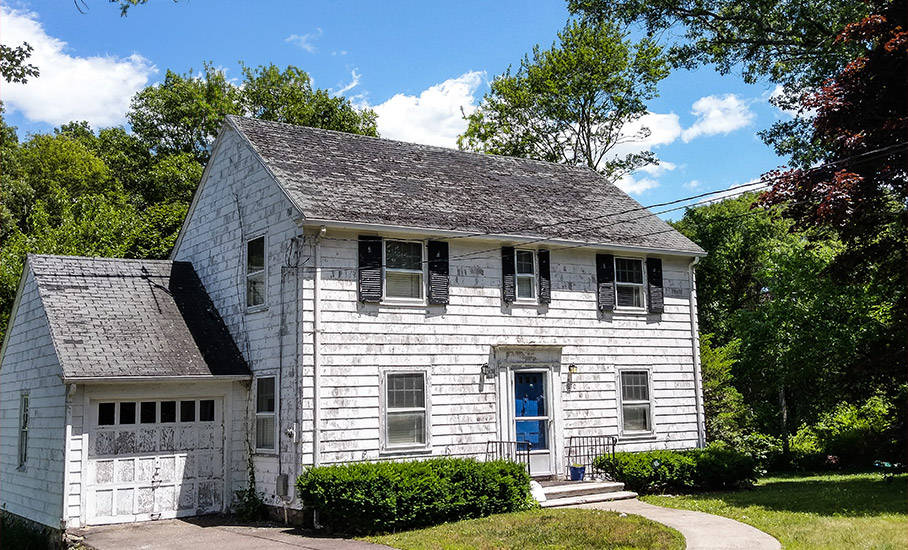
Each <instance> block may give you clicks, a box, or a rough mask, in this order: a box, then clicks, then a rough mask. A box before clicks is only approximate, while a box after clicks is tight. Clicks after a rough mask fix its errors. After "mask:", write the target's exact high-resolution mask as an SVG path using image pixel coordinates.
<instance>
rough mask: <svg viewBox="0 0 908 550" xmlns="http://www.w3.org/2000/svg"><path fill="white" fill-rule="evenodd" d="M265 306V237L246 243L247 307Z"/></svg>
mask: <svg viewBox="0 0 908 550" xmlns="http://www.w3.org/2000/svg"><path fill="white" fill-rule="evenodd" d="M262 305H265V237H264V235H263V236H261V237H256V238H254V239H252V240H250V241H247V242H246V307H247V308H252V307H256V306H262Z"/></svg>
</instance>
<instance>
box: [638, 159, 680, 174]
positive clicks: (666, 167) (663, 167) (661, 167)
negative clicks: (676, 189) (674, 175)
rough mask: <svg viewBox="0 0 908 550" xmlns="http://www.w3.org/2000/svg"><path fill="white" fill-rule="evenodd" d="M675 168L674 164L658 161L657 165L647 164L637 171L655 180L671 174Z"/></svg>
mask: <svg viewBox="0 0 908 550" xmlns="http://www.w3.org/2000/svg"><path fill="white" fill-rule="evenodd" d="M675 168H677V166H675V163H674V162H666V161H664V160H660V161H659V164H647V165H646V166H644V167H642V168H640V169H639V171H640V172H645V173H647V174H649V175H650V176H652V177H654V178H657V177H659V176H661V175H663V174H665V173H668V172H671V171H672V170H674V169H675Z"/></svg>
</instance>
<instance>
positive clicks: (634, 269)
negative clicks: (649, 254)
mask: <svg viewBox="0 0 908 550" xmlns="http://www.w3.org/2000/svg"><path fill="white" fill-rule="evenodd" d="M615 295H616V298H617V305H618V307H629V308H642V307H643V260H638V259H633V258H615Z"/></svg>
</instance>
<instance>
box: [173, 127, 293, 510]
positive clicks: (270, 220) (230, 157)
mask: <svg viewBox="0 0 908 550" xmlns="http://www.w3.org/2000/svg"><path fill="white" fill-rule="evenodd" d="M211 163H212V164H211V166H209V167H208V173H207V178H206V180H205V181H203V183H202V185H201V187H200V192H199V196H198V198H197V199H196V201H195V205H194V209H193V211H192V213H191V214H192V215H191V217H190V218H189V220H188V224H187V225H186V226H185V227H184V228H183V234H182V236H181V239H180V242H179V243H178V248H177V249H176V250H175V251H174V254H173V259H175V260H185V261H190V262H192V264H193V266H194V267H195V270H196V272H197V273H198V275H199V278H200V279H201V280H202V284H204V286H205V289H206V290H207V291H208V294H209V296H210V297H211V300H212V301H213V302H214V304H215V306H216V307H217V308H218V311H219V312H220V314H221V317H222V318H223V319H224V322H225V323H226V325H227V327H228V328H229V330H230V333H231V335H232V336H233V338H234V339H235V341H236V343H237V346H238V347H239V349H240V351H241V352H242V353H243V356H244V357H245V358H246V361H247V363H248V364H249V368H250V369H251V370H252V372H253V373H254V374H255V375H256V376H272V375H273V376H276V377H277V379H278V380H280V386H281V392H280V394H279V396H278V406H279V407H280V414H279V419H280V420H281V421H282V425H281V429H280V430H279V432H280V433H283V431H284V430H285V429H287V428H288V427H290V426H292V423H293V422H294V421H295V418H296V410H295V407H296V402H295V399H293V398H292V397H291V396H292V395H293V388H294V385H296V384H299V382H297V381H296V378H295V373H296V370H297V367H296V365H297V364H298V361H297V341H298V339H299V338H298V334H297V328H296V319H295V315H296V314H297V312H298V309H297V308H296V307H295V304H296V299H297V296H298V295H299V293H298V292H297V288H298V287H299V279H298V277H297V270H296V269H289V268H286V267H284V268H283V269H282V267H283V266H286V264H287V251H288V246H291V241H292V239H294V238H295V237H296V236H297V235H298V234H299V233H300V229H299V227H298V226H297V225H296V223H295V221H294V218H295V217H296V214H294V212H295V210H294V209H293V205H292V204H291V202H290V200H289V199H288V198H287V197H286V195H285V194H284V193H283V191H282V190H281V188H280V186H278V185H277V184H276V183H275V182H274V181H273V179H272V177H271V175H270V174H269V173H268V172H267V171H266V170H265V169H264V168H263V166H262V164H261V162H260V161H259V160H258V158H257V157H256V156H255V154H254V153H253V151H252V149H251V148H250V147H249V145H248V144H247V143H246V142H244V141H243V140H241V139H240V138H239V136H238V135H237V134H236V132H235V131H234V130H232V129H230V128H228V129H226V130H225V133H224V134H223V135H222V136H221V137H220V139H219V141H218V145H217V150H216V154H215V155H214V156H212V160H211ZM260 235H264V236H265V245H266V266H267V267H266V287H267V298H266V304H265V306H264V307H258V308H254V309H253V310H250V311H247V309H246V295H245V293H246V250H245V249H246V242H247V241H248V240H249V239H252V238H256V237H258V236H260ZM282 279H283V282H282ZM282 298H283V307H284V309H283V311H282V308H281V305H282V304H281V301H282ZM282 335H283V336H282ZM281 353H283V357H281ZM282 369H283V376H281V370H282ZM307 385H309V386H310V387H311V384H307ZM253 388H254V386H253ZM252 397H253V395H252V393H250V395H249V396H248V398H249V399H251V398H252ZM247 412H249V413H252V412H254V403H252V402H251V401H249V402H246V401H244V402H239V401H238V402H236V403H235V411H234V414H235V415H236V416H237V417H242V418H244V422H243V423H242V424H240V423H237V424H236V425H237V426H238V428H237V429H236V430H235V441H234V442H233V444H232V448H233V449H234V451H235V452H233V453H231V454H232V456H233V457H235V459H234V463H233V466H234V467H233V468H232V473H233V477H234V480H233V482H234V486H235V488H237V489H239V488H242V487H244V486H245V484H246V483H247V480H248V474H247V467H246V462H245V458H244V457H245V456H248V453H247V452H246V449H247V448H248V442H247V439H246V438H247V435H248V436H249V437H254V434H253V432H252V429H251V424H250V423H249V422H247V421H246V420H245V419H246V418H247ZM248 418H249V420H250V421H251V418H252V417H251V415H250V416H249V417H248ZM241 426H243V427H241ZM278 441H279V442H280V444H281V446H282V449H281V451H282V458H283V460H282V462H283V463H284V466H283V470H281V468H280V467H279V465H278V462H277V455H276V454H259V455H257V456H256V457H255V463H256V467H257V482H258V483H259V487H260V490H265V492H266V494H268V495H270V494H272V492H273V488H274V478H275V476H276V475H277V474H278V473H280V472H281V471H284V472H288V473H291V477H292V475H296V474H298V470H299V468H298V467H293V466H292V465H293V464H294V463H296V462H297V458H296V457H295V456H294V455H293V454H292V452H293V450H294V447H293V442H292V441H291V440H290V439H289V438H286V437H281V438H279V439H278ZM252 443H253V444H254V440H253V441H252Z"/></svg>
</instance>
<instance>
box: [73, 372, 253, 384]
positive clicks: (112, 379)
mask: <svg viewBox="0 0 908 550" xmlns="http://www.w3.org/2000/svg"><path fill="white" fill-rule="evenodd" d="M247 380H252V375H251V374H225V375H214V376H213V375H197V374H190V375H173V376H105V377H98V376H64V377H63V382H64V383H66V384H72V383H80V384H89V383H93V384H122V383H124V382H173V383H185V382H237V381H247Z"/></svg>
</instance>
